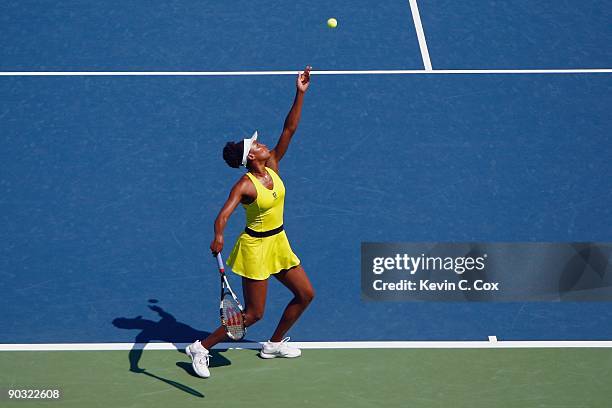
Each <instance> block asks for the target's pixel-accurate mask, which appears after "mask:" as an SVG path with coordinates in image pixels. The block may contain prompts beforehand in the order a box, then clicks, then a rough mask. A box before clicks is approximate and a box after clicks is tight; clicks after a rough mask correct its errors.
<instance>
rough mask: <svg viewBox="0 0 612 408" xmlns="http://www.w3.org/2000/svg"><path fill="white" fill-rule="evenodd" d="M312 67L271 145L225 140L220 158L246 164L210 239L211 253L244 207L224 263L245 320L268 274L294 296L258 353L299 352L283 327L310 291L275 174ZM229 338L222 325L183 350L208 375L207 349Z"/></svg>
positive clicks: (258, 310)
mask: <svg viewBox="0 0 612 408" xmlns="http://www.w3.org/2000/svg"><path fill="white" fill-rule="evenodd" d="M310 69H311V68H310V67H306V69H305V70H304V72H302V73H300V74H298V77H297V82H296V88H297V90H296V95H295V99H294V101H293V106H292V107H291V110H290V111H289V114H288V115H287V118H286V119H285V124H284V127H283V132H282V133H281V136H280V138H279V140H278V143H277V144H276V147H274V149H273V150H269V149H268V147H267V146H266V145H264V144H262V143H260V142H259V141H258V140H257V132H255V133H254V134H253V136H252V137H251V138H249V139H244V140H243V141H241V142H238V143H234V142H229V143H227V144H226V145H225V147H224V149H223V159H224V160H225V161H226V163H227V164H228V165H229V166H230V167H234V168H238V167H240V166H245V167H246V168H247V170H248V172H247V173H246V174H245V175H244V176H242V177H241V178H240V179H239V180H238V182H237V183H236V184H235V185H234V187H232V190H231V192H230V195H229V198H228V199H227V201H226V202H225V204H224V205H223V208H221V211H220V212H219V215H218V216H217V219H216V220H215V237H214V239H213V241H212V243H211V244H210V249H211V251H212V252H213V254H217V253H219V252H221V250H222V249H223V230H224V229H225V225H226V223H227V220H228V219H229V217H230V215H231V214H232V213H233V212H234V210H235V209H236V207H237V206H238V204H242V206H243V207H244V209H245V211H246V228H245V230H244V232H243V233H242V234H240V236H239V237H238V240H237V241H236V244H235V245H234V248H233V249H232V252H231V253H230V256H229V258H228V260H227V263H228V264H229V265H230V266H231V267H232V270H233V271H234V273H236V274H238V275H240V276H241V277H242V292H243V296H244V303H245V313H244V324H245V326H247V327H248V326H250V325H252V324H254V323H255V322H257V321H258V320H260V319H261V318H262V317H263V313H264V309H265V304H266V294H267V291H268V278H269V277H270V276H274V277H275V278H276V279H278V280H279V281H280V282H281V283H282V284H283V285H284V286H286V287H287V288H288V289H289V290H290V291H291V292H292V293H293V295H294V297H293V299H291V301H290V302H289V304H288V305H287V307H286V308H285V311H284V312H283V315H282V317H281V319H280V322H279V323H278V326H277V327H276V330H275V331H274V333H273V334H272V336H271V337H270V340H268V341H267V342H266V343H264V344H263V346H262V349H261V351H260V356H261V357H262V358H275V357H299V356H300V355H301V351H300V350H299V349H298V348H296V347H293V346H291V345H290V344H288V340H289V338H288V337H284V336H285V334H286V333H287V331H288V330H289V329H290V328H291V326H293V324H294V323H295V322H296V321H297V319H298V318H299V317H300V315H301V314H302V312H304V310H305V309H306V307H308V305H309V304H310V302H311V301H312V299H313V297H314V290H313V288H312V285H311V283H310V280H309V279H308V276H307V275H306V272H305V271H304V268H302V265H301V263H300V260H299V258H298V257H297V256H296V255H295V254H294V253H293V250H292V249H291V246H290V245H289V240H288V239H287V235H286V233H285V231H284V227H283V207H284V202H285V186H284V184H283V181H282V180H281V178H280V176H279V162H280V161H281V159H282V158H283V156H284V155H285V152H286V151H287V148H288V147H289V143H290V141H291V137H292V136H293V134H294V133H295V131H296V129H297V126H298V123H299V121H300V116H301V112H302V104H303V102H304V94H305V93H306V90H307V89H308V85H309V84H310ZM226 339H228V337H227V335H226V332H225V327H223V326H219V327H218V328H217V329H216V330H215V331H214V332H213V333H211V334H210V336H208V337H207V338H206V339H203V340H198V341H195V342H194V343H193V344H191V345H189V346H188V347H187V349H186V352H187V355H189V356H190V357H191V359H192V365H193V369H194V371H195V372H196V373H197V374H198V375H199V376H200V377H204V378H207V377H209V376H210V371H209V369H208V360H209V350H210V349H211V347H213V346H214V345H215V344H217V343H219V342H221V341H224V340H226Z"/></svg>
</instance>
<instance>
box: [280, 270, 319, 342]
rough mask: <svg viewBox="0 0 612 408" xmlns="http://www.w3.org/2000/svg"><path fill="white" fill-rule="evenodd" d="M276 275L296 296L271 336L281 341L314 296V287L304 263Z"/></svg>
mask: <svg viewBox="0 0 612 408" xmlns="http://www.w3.org/2000/svg"><path fill="white" fill-rule="evenodd" d="M274 277H275V278H276V279H278V280H279V281H280V282H281V283H282V284H283V285H285V286H286V287H287V288H288V289H289V290H290V291H291V292H292V293H293V296H294V297H293V299H291V302H289V304H288V305H287V307H286V308H285V311H284V312H283V316H282V317H281V320H280V322H279V323H278V326H277V327H276V330H275V331H274V334H273V335H272V337H270V341H272V342H279V341H282V340H283V336H284V335H285V333H287V331H289V329H290V328H291V326H293V324H294V323H295V321H296V320H297V319H298V318H299V317H300V315H301V314H302V312H304V310H306V308H307V307H308V305H309V304H310V302H311V301H312V299H313V298H314V289H313V288H312V284H311V283H310V280H309V279H308V276H306V272H304V268H302V265H298V266H296V267H294V268H291V269H288V270H284V271H281V272H279V273H277V274H275V275H274Z"/></svg>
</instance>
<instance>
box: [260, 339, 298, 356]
mask: <svg viewBox="0 0 612 408" xmlns="http://www.w3.org/2000/svg"><path fill="white" fill-rule="evenodd" d="M290 339H291V337H285V338H284V339H283V341H279V342H277V343H273V342H271V341H266V342H265V343H264V344H263V347H262V348H261V351H260V352H259V356H260V357H261V358H275V357H286V358H295V357H299V356H301V355H302V351H301V350H300V349H299V348H297V347H294V346H291V345H289V343H288V341H289V340H290Z"/></svg>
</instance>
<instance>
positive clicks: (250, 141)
mask: <svg viewBox="0 0 612 408" xmlns="http://www.w3.org/2000/svg"><path fill="white" fill-rule="evenodd" d="M256 140H257V131H255V133H253V136H251V138H250V139H244V150H243V152H242V165H243V166H245V167H246V164H247V156H248V155H249V152H250V151H251V146H252V145H253V142H254V141H256Z"/></svg>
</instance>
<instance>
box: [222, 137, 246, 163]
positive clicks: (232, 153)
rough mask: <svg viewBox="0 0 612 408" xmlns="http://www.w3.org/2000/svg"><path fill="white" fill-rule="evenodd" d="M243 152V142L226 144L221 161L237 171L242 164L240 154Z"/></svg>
mask: <svg viewBox="0 0 612 408" xmlns="http://www.w3.org/2000/svg"><path fill="white" fill-rule="evenodd" d="M243 152H244V142H238V143H234V142H227V143H226V144H225V147H224V148H223V160H225V162H226V163H227V165H228V166H230V167H233V168H235V169H237V168H238V167H240V165H241V164H242V153H243Z"/></svg>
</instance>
